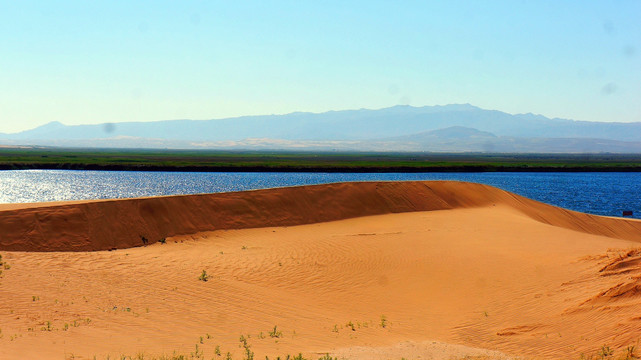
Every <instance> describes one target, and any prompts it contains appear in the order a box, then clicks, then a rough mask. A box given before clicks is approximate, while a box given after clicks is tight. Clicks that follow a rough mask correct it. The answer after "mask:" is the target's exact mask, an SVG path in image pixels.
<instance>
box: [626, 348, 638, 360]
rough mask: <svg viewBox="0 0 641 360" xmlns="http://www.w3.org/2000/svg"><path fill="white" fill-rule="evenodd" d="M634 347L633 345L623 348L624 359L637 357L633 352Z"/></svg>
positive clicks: (630, 359)
mask: <svg viewBox="0 0 641 360" xmlns="http://www.w3.org/2000/svg"><path fill="white" fill-rule="evenodd" d="M635 349H636V347H635V346H634V345H631V346H628V347H627V348H626V349H625V358H624V359H625V360H632V359H638V358H639V357H638V356H637V354H636V353H635V352H634V351H635Z"/></svg>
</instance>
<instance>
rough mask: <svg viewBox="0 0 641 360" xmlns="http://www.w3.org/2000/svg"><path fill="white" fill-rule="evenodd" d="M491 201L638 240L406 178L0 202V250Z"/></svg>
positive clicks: (521, 203)
mask: <svg viewBox="0 0 641 360" xmlns="http://www.w3.org/2000/svg"><path fill="white" fill-rule="evenodd" d="M492 205H505V206H509V207H512V208H514V209H515V210H517V211H519V212H521V213H523V214H525V215H527V216H529V217H531V218H532V219H534V220H536V221H539V222H542V223H546V224H549V225H553V226H559V227H563V228H567V229H571V230H575V231H580V232H584V233H588V234H594V235H603V236H608V237H613V238H619V239H624V240H632V241H637V242H641V221H638V220H630V219H619V218H609V217H601V216H596V215H590V214H584V213H579V212H575V211H570V210H566V209H562V208H558V207H554V206H551V205H547V204H544V203H540V202H537V201H534V200H531V199H527V198H525V197H522V196H519V195H516V194H513V193H510V192H507V191H504V190H501V189H498V188H495V187H492V186H488V185H482V184H476V183H467V182H457V181H407V182H349V183H333V184H322V185H309V186H297V187H285V188H274V189H265V190H252V191H242V192H229V193H214V194H201V195H179V196H164V197H151V198H135V199H118V200H106V201H105V200H96V201H86V202H77V201H76V202H68V203H65V202H63V203H59V204H52V205H50V206H49V205H47V206H42V204H33V206H30V207H22V206H20V207H18V208H12V207H4V208H3V207H0V250H6V251H97V250H110V249H121V248H129V247H135V246H142V245H145V244H152V243H155V242H158V241H159V240H161V239H163V238H166V237H171V236H177V235H188V234H195V233H198V232H203V231H213V230H223V229H243V228H257V227H271V226H294V225H303V224H311V223H319V222H328V221H335V220H342V219H348V218H354V217H361V216H369V215H382V214H390V213H402V212H414V211H433V210H449V209H456V208H470V207H484V206H492ZM143 237H144V239H145V241H144V242H143Z"/></svg>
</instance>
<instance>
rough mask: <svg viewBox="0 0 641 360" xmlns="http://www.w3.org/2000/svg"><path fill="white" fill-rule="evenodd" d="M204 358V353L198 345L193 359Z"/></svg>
mask: <svg viewBox="0 0 641 360" xmlns="http://www.w3.org/2000/svg"><path fill="white" fill-rule="evenodd" d="M202 357H203V351H202V350H201V349H199V348H198V344H196V350H195V351H194V352H193V353H191V358H192V359H194V358H196V359H202Z"/></svg>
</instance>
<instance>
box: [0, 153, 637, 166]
mask: <svg viewBox="0 0 641 360" xmlns="http://www.w3.org/2000/svg"><path fill="white" fill-rule="evenodd" d="M22 169H68V170H131V171H202V172H205V171H210V172H216V171H219V172H222V171H239V172H268V171H273V172H487V171H533V172H534V171H538V172H545V171H555V172H557V171H558V172H563V171H565V172H587V171H641V154H480V153H479V154H477V153H464V154H444V153H334V152H315V153H312V152H286V151H281V152H269V151H244V152H239V151H204V150H203V151H197V150H138V149H136V150H121V149H101V150H96V149H65V148H2V149H0V170H22Z"/></svg>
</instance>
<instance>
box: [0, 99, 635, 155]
mask: <svg viewBox="0 0 641 360" xmlns="http://www.w3.org/2000/svg"><path fill="white" fill-rule="evenodd" d="M0 144H1V145H35V146H61V147H103V148H176V149H238V150H241V149H257V150H260V149H262V150H287V149H290V150H292V149H295V150H316V151H331V150H341V151H435V152H517V153H518V152H522V153H585V152H592V153H600V152H612V153H641V122H633V123H622V122H589V121H576V120H568V119H558V118H553V119H550V118H547V117H545V116H542V115H534V114H515V115H514V114H508V113H505V112H501V111H496V110H485V109H481V108H478V107H475V106H472V105H469V104H453V105H444V106H424V107H412V106H407V105H405V106H393V107H389V108H384V109H379V110H369V109H360V110H344V111H328V112H324V113H307V112H295V113H290V114H285V115H263V116H243V117H236V118H226V119H215V120H165V121H152V122H121V123H106V124H98V125H72V126H68V125H63V124H62V123H60V122H51V123H48V124H46V125H43V126H40V127H37V128H35V129H31V130H27V131H23V132H19V133H14V134H0Z"/></svg>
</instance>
